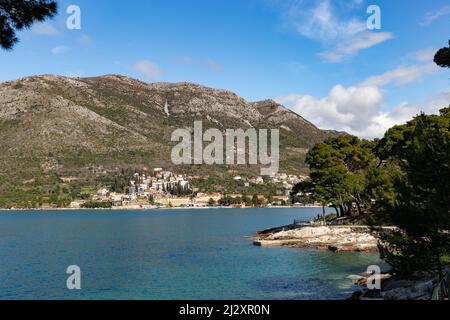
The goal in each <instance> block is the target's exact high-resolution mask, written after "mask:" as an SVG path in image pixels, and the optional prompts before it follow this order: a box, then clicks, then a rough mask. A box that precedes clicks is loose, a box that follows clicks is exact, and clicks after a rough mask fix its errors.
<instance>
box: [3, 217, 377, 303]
mask: <svg viewBox="0 0 450 320" xmlns="http://www.w3.org/2000/svg"><path fill="white" fill-rule="evenodd" d="M318 211H320V210H318V209H314V208H307V209H244V210H242V209H212V210H164V211H158V210H156V211H123V212H116V211H79V212H78V211H76V212H72V211H70V212H66V211H61V212H36V213H32V212H19V213H13V212H5V213H0V299H341V298H346V297H348V296H349V294H350V293H351V292H352V290H353V289H354V287H353V286H352V284H351V281H350V280H349V279H347V276H348V275H350V274H355V273H360V272H362V271H364V270H365V269H366V268H367V266H368V265H370V264H374V263H377V262H378V255H377V254H362V253H342V254H334V253H331V252H328V251H315V250H309V249H289V248H261V247H256V246H253V244H252V241H251V239H250V238H249V237H250V236H252V235H253V234H254V233H255V232H256V231H258V230H262V229H266V228H271V227H274V226H280V225H285V224H289V223H291V222H292V221H293V219H306V218H311V217H314V216H316V215H317V213H318ZM69 265H78V266H79V267H80V268H81V272H82V278H81V279H82V280H81V286H82V289H81V290H78V291H77V290H75V291H71V290H68V289H67V287H66V280H67V277H68V275H67V274H66V269H67V267H68V266H69Z"/></svg>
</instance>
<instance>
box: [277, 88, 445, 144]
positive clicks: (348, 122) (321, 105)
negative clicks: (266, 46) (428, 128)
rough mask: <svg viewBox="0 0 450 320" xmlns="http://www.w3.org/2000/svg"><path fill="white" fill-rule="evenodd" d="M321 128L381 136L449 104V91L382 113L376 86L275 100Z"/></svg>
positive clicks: (374, 136)
mask: <svg viewBox="0 0 450 320" xmlns="http://www.w3.org/2000/svg"><path fill="white" fill-rule="evenodd" d="M276 100H277V101H278V102H279V103H281V104H285V105H287V106H288V107H290V108H291V109H292V110H293V111H295V112H297V113H298V114H300V115H302V116H303V117H305V118H306V119H308V120H309V121H311V122H312V123H314V124H316V125H317V126H318V127H319V128H322V129H332V130H341V131H345V132H348V133H350V134H354V135H357V136H359V137H362V138H376V137H378V138H379V137H382V136H383V135H384V133H385V132H386V131H387V130H388V129H389V128H391V127H393V126H394V125H397V124H403V123H406V122H407V121H408V120H410V119H411V118H412V117H414V116H415V115H417V114H419V113H420V112H422V111H423V112H425V113H427V114H435V113H438V111H439V110H440V109H442V108H444V107H446V106H449V105H450V89H448V90H446V91H444V92H442V93H441V94H440V96H439V97H438V98H435V99H429V100H426V101H423V102H421V103H419V104H411V103H407V102H403V103H401V104H399V105H398V106H397V107H395V108H394V109H393V110H392V111H389V112H384V111H382V102H383V94H382V91H381V90H380V89H379V88H377V87H360V86H353V87H349V88H345V87H343V86H341V85H337V86H335V87H334V88H333V89H332V90H331V91H330V93H329V94H328V95H327V96H326V97H324V98H321V99H317V98H315V97H312V96H307V95H305V96H303V95H290V96H286V97H281V98H278V99H276Z"/></svg>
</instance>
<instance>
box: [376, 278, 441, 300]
mask: <svg viewBox="0 0 450 320" xmlns="http://www.w3.org/2000/svg"><path fill="white" fill-rule="evenodd" d="M433 288H434V283H433V281H432V280H429V281H425V282H419V283H415V284H413V285H411V286H407V287H398V288H395V289H391V290H388V291H384V292H382V293H381V296H382V297H383V299H384V300H430V298H431V295H432V293H433Z"/></svg>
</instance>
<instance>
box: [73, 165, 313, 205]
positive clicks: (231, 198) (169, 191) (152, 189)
mask: <svg viewBox="0 0 450 320" xmlns="http://www.w3.org/2000/svg"><path fill="white" fill-rule="evenodd" d="M194 178H196V177H185V176H184V175H181V174H176V173H174V172H172V171H165V170H164V169H163V168H154V169H153V174H152V175H147V174H145V173H138V172H136V173H134V174H133V175H132V176H131V177H129V181H128V186H127V187H125V188H124V192H117V191H113V190H112V189H114V188H107V187H104V188H101V189H99V190H98V191H97V193H96V194H94V195H91V197H90V198H89V199H83V200H81V199H80V200H75V201H73V202H72V203H71V204H70V208H72V209H77V208H116V209H152V208H189V207H197V208H198V207H238V208H243V207H260V206H264V207H267V206H290V205H293V204H292V202H291V199H290V192H291V190H292V188H293V186H294V185H295V184H297V183H299V182H301V181H304V180H305V179H306V178H307V177H304V176H297V175H288V174H285V173H278V174H276V175H274V176H271V177H267V178H263V177H256V178H251V179H248V178H243V177H241V176H235V177H234V178H233V179H234V180H235V181H239V182H242V183H243V184H244V186H246V187H250V186H251V185H253V186H255V185H263V184H265V183H272V184H276V185H277V186H278V187H279V188H278V190H281V191H280V192H279V193H280V194H274V195H267V194H266V195H263V194H244V193H242V194H241V193H240V194H221V193H203V192H199V190H198V189H197V188H195V187H193V186H192V184H191V182H190V179H194ZM297 205H301V204H300V203H297Z"/></svg>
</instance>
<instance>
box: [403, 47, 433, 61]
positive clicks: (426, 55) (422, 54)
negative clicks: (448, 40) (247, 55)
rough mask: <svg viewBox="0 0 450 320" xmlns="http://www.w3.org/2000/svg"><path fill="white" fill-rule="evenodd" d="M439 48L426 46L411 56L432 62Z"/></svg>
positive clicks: (418, 59)
mask: <svg viewBox="0 0 450 320" xmlns="http://www.w3.org/2000/svg"><path fill="white" fill-rule="evenodd" d="M438 50H439V49H436V48H426V49H423V50H420V51H417V52H413V53H412V54H411V55H410V56H411V57H412V58H413V59H414V60H417V61H419V62H430V61H433V59H434V56H435V54H436V52H437V51H438Z"/></svg>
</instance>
